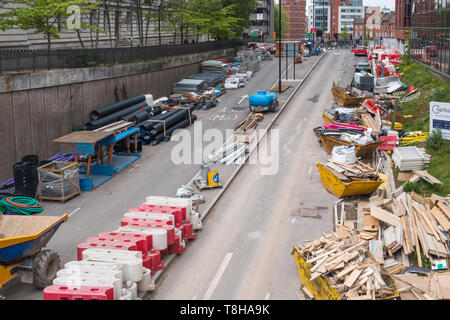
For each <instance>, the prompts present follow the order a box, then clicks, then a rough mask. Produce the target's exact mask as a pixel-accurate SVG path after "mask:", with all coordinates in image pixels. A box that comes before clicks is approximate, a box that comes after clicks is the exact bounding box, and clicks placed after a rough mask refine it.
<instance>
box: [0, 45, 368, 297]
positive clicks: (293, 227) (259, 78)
mask: <svg viewBox="0 0 450 320" xmlns="http://www.w3.org/2000/svg"><path fill="white" fill-rule="evenodd" d="M317 59H318V57H311V58H306V59H305V61H304V64H302V65H297V66H296V79H303V78H304V77H305V76H306V74H307V73H308V72H309V71H310V70H311V68H312V66H313V65H314V64H315V63H316V62H317ZM359 61H362V60H361V58H354V57H353V55H352V54H349V53H348V52H344V51H330V52H329V53H328V55H327V56H325V57H324V58H323V60H322V61H321V62H320V63H319V64H318V65H317V67H316V69H315V70H314V71H313V72H312V74H311V76H310V77H309V78H308V79H307V80H305V81H304V83H302V86H301V87H300V89H299V91H298V92H297V93H296V94H295V95H293V94H294V89H295V87H296V86H297V85H299V84H301V81H296V82H292V85H293V88H291V89H289V90H288V91H286V92H285V93H283V94H282V95H281V96H280V101H282V102H283V103H286V102H287V101H288V99H289V97H290V96H292V95H293V96H292V97H293V98H292V100H291V101H290V103H289V104H288V106H287V107H286V109H285V111H283V113H282V114H281V115H280V116H279V118H278V119H277V120H276V121H275V123H274V124H272V120H273V119H274V118H275V117H276V116H277V115H275V114H272V115H267V116H266V117H265V119H264V123H262V124H260V126H261V127H262V128H265V129H268V128H269V127H271V128H272V129H273V128H278V129H280V131H279V136H280V142H281V143H280V147H279V155H280V156H279V160H280V166H279V172H278V174H276V175H273V176H262V175H261V174H260V173H261V166H262V165H258V164H254V165H249V164H246V165H243V166H236V165H232V166H217V167H219V169H220V174H221V179H222V183H224V184H228V183H230V184H229V187H228V189H227V190H226V191H225V192H223V195H222V196H221V198H220V199H219V200H218V202H217V203H215V205H214V206H213V205H212V204H213V203H214V202H215V201H216V199H217V198H218V197H219V195H220V193H221V192H222V191H219V190H216V191H209V192H207V193H205V199H206V203H205V204H204V205H201V206H200V208H199V211H200V212H201V213H205V212H209V215H208V216H206V217H205V215H204V214H203V217H204V221H203V223H204V229H203V230H202V231H200V232H198V238H197V239H196V240H194V241H191V242H190V244H189V245H188V247H187V248H186V250H185V253H184V254H183V255H179V256H177V257H175V258H173V260H172V261H171V263H170V265H169V266H168V267H167V270H165V272H164V273H163V274H160V275H159V277H158V279H157V290H156V291H155V292H154V293H152V294H151V295H149V296H148V297H146V298H151V299H161V300H165V299H194V298H195V299H253V298H254V299H267V298H269V299H298V294H297V292H296V290H298V287H299V283H300V280H299V278H298V274H297V270H296V267H295V263H294V261H293V259H292V257H291V256H290V250H291V248H292V246H293V245H295V244H296V243H297V242H300V241H302V240H304V239H306V238H314V237H316V236H319V235H320V234H322V233H323V232H325V231H329V230H330V228H331V226H332V220H331V205H332V203H333V202H334V201H335V198H334V197H333V196H331V195H330V194H328V193H327V192H326V191H325V189H324V188H323V187H322V185H321V182H320V177H319V175H318V172H317V169H316V168H315V163H316V162H317V161H320V160H326V159H327V158H328V157H327V155H326V154H325V152H324V151H323V149H322V148H321V147H320V146H319V144H318V143H317V140H316V139H315V138H314V137H313V135H312V129H313V128H314V127H316V126H318V125H320V124H321V123H322V121H321V112H322V110H323V109H324V108H326V107H327V106H329V105H331V99H332V98H331V92H330V88H331V83H332V81H333V80H335V81H339V80H340V79H342V80H343V81H344V84H347V83H350V81H351V77H352V74H353V65H354V64H356V63H357V62H359ZM282 66H283V68H285V64H284V61H283V64H282ZM289 70H290V72H291V73H292V71H293V68H290V69H289ZM277 77H278V60H275V59H274V60H273V61H264V62H263V63H262V67H261V70H260V71H259V72H258V73H256V75H255V77H254V78H253V79H252V80H251V81H250V83H249V85H248V86H247V87H245V88H242V89H239V90H235V91H231V90H230V91H228V93H227V94H225V95H224V96H222V97H220V103H219V105H218V107H216V108H214V109H211V110H209V111H196V112H195V114H196V115H197V116H198V118H199V121H198V123H197V124H196V125H197V126H199V125H201V126H202V127H203V129H208V128H215V129H219V130H220V131H221V132H225V130H226V129H231V128H234V126H235V124H236V123H238V122H239V121H240V120H242V119H243V118H244V117H245V116H247V114H248V107H247V106H248V99H247V98H246V96H248V95H251V94H254V93H256V91H258V90H261V89H266V90H269V89H270V88H271V87H272V86H273V85H274V84H275V83H276V81H277ZM288 78H289V79H292V78H293V76H291V75H288ZM188 129H189V130H188V131H189V132H190V133H191V134H192V135H194V131H195V129H196V127H195V126H191V127H190V128H188ZM197 129H198V128H197ZM271 134H272V133H270V131H269V137H271ZM177 135H178V134H176V136H177ZM176 144H177V143H176V142H174V141H172V142H167V143H162V144H160V145H158V146H156V147H146V146H144V150H143V153H142V158H141V159H140V160H139V161H138V162H136V163H135V164H133V165H132V166H130V167H129V168H127V169H125V170H124V171H122V172H121V173H120V174H119V175H117V176H116V177H114V178H113V179H112V180H110V181H108V182H107V183H106V184H104V185H103V186H101V187H99V188H98V189H97V190H95V191H93V192H90V193H89V192H83V193H82V194H81V195H80V196H79V197H77V198H75V199H73V200H71V201H70V202H68V203H67V204H65V205H62V204H59V203H45V207H46V210H45V212H44V214H45V215H61V214H62V213H65V212H67V213H68V214H69V215H70V218H69V221H68V222H67V223H65V224H64V225H63V226H61V228H60V229H59V230H58V232H57V233H56V235H55V236H54V237H53V238H52V240H51V241H50V242H49V244H48V247H49V248H50V249H53V250H55V251H57V252H58V253H59V255H60V257H61V261H62V265H64V263H66V262H68V261H72V260H75V259H76V244H78V243H80V242H82V241H83V240H84V239H86V238H88V237H91V236H95V235H96V234H98V233H100V232H104V231H112V230H115V229H117V227H118V226H119V224H120V219H121V217H122V216H123V213H124V212H126V211H127V210H128V209H129V208H132V207H136V206H138V205H139V204H140V203H142V202H143V201H144V199H145V197H146V196H149V195H163V196H174V195H175V193H176V191H177V189H178V188H179V187H180V186H181V185H184V184H187V183H188V182H189V181H191V179H192V178H193V177H194V176H195V175H196V174H198V172H199V168H200V166H199V164H174V163H173V162H172V161H169V159H171V156H172V152H173V149H174V146H176ZM201 150H202V146H199V145H195V143H193V144H192V151H193V153H194V155H195V154H197V155H198V153H201ZM210 167H211V169H215V167H214V166H210ZM241 168H242V169H241ZM239 169H240V170H241V171H240V172H239V174H237V172H238V171H239ZM235 175H236V178H235V179H234V180H233V181H232V182H231V178H232V177H233V176H235ZM209 208H212V210H209ZM3 294H4V295H5V296H6V297H7V299H10V300H22V299H33V300H39V299H42V291H38V290H35V289H34V288H33V287H32V286H31V285H28V284H21V283H19V281H18V279H15V280H13V281H11V282H10V283H8V284H7V285H6V286H4V288H3Z"/></svg>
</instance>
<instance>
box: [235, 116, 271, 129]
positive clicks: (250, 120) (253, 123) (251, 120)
mask: <svg viewBox="0 0 450 320" xmlns="http://www.w3.org/2000/svg"><path fill="white" fill-rule="evenodd" d="M263 119H264V116H263V115H262V114H261V113H257V114H250V115H249V116H248V117H246V118H245V119H244V120H242V121H241V122H239V123H238V124H237V125H236V127H235V129H234V131H235V132H236V133H243V134H246V133H249V132H251V131H252V130H254V129H256V127H257V126H258V122H260V121H262V120H263Z"/></svg>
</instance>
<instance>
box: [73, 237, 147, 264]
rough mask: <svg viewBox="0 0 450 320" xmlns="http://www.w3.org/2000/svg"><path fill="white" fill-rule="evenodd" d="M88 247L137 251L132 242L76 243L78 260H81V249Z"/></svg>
mask: <svg viewBox="0 0 450 320" xmlns="http://www.w3.org/2000/svg"><path fill="white" fill-rule="evenodd" d="M90 248H97V249H117V250H128V251H138V249H137V246H136V245H135V244H133V243H124V242H117V243H114V242H104V241H103V242H102V241H98V242H83V243H80V244H78V245H77V258H78V261H81V260H83V251H84V250H86V249H90Z"/></svg>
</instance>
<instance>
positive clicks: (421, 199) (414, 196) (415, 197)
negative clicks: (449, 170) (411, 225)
mask: <svg viewBox="0 0 450 320" xmlns="http://www.w3.org/2000/svg"><path fill="white" fill-rule="evenodd" d="M411 199H412V200H414V201H417V202H419V203H421V204H423V205H424V206H426V205H427V203H428V201H427V199H426V198H425V197H422V196H421V195H420V194H417V193H415V192H414V191H413V192H411Z"/></svg>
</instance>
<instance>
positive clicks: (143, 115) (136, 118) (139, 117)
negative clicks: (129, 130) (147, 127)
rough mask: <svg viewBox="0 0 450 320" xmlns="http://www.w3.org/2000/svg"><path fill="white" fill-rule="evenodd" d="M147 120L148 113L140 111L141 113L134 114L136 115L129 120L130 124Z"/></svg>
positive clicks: (148, 117)
mask: <svg viewBox="0 0 450 320" xmlns="http://www.w3.org/2000/svg"><path fill="white" fill-rule="evenodd" d="M148 119H150V115H149V114H148V112H147V111H141V112H139V113H138V114H136V115H135V116H134V117H133V118H132V119H131V122H134V123H139V122H142V121H145V120H148Z"/></svg>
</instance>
